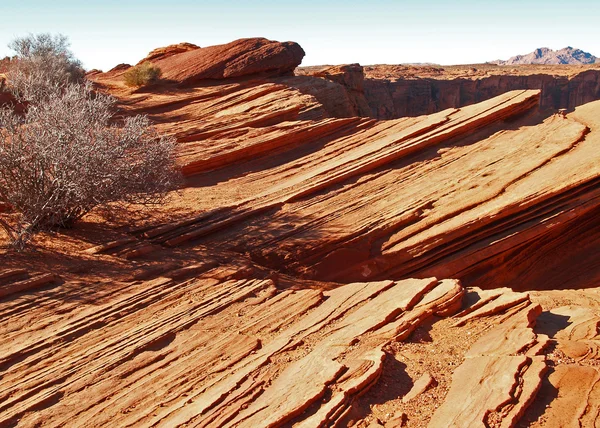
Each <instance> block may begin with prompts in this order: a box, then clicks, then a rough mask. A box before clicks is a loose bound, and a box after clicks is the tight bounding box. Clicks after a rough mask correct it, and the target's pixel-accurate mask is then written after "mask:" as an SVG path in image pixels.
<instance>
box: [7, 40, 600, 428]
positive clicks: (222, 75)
mask: <svg viewBox="0 0 600 428" xmlns="http://www.w3.org/2000/svg"><path fill="white" fill-rule="evenodd" d="M293 46H294V45H292V44H281V43H277V42H269V41H267V40H265V39H251V40H244V41H238V42H234V43H232V44H229V45H223V46H218V47H212V48H191V49H190V50H188V51H185V52H177V53H173V54H172V55H170V53H172V52H174V51H176V50H177V49H179V48H177V47H174V48H165V49H163V50H159V51H156V52H155V54H159V55H162V57H155V61H156V63H157V64H162V65H161V68H163V66H164V68H163V71H164V72H166V73H167V75H168V76H170V77H169V80H170V81H166V82H163V84H162V86H160V85H157V86H156V87H153V88H151V89H146V90H136V91H134V90H132V89H130V88H127V87H126V86H125V85H124V83H123V82H122V80H121V74H122V71H123V70H124V69H126V67H120V68H118V69H115V70H113V71H110V72H107V73H93V74H91V75H90V79H93V80H94V81H95V82H96V84H97V85H98V87H99V89H100V90H106V91H108V92H110V93H112V94H113V95H115V96H116V97H117V98H118V99H119V100H120V101H121V107H122V114H124V115H127V114H136V113H143V114H147V115H149V117H150V118H151V119H153V120H154V121H155V123H156V127H157V128H158V129H159V130H160V131H161V132H163V133H167V134H171V135H174V136H175V137H176V138H177V140H178V146H177V159H178V164H179V166H180V168H181V170H182V171H183V173H184V175H185V177H186V180H185V185H184V186H183V187H182V188H181V189H179V190H178V191H177V192H174V193H173V195H172V198H171V200H170V201H169V203H168V204H167V205H166V206H164V207H157V208H155V210H154V211H151V212H150V213H147V214H146V215H148V216H149V219H148V220H147V221H146V222H145V223H143V224H136V225H135V226H130V227H129V228H128V229H126V230H127V231H126V232H125V231H124V230H123V229H122V228H121V229H117V228H113V227H112V226H108V225H107V223H104V222H99V221H97V220H94V218H93V217H92V218H90V219H88V226H87V227H89V224H92V225H96V227H97V228H99V229H100V231H99V232H98V233H97V235H94V236H93V237H92V236H88V235H86V233H85V229H83V230H84V231H79V230H76V231H73V232H65V233H66V234H67V235H66V236H67V237H68V240H67V238H64V237H61V236H62V235H61V236H59V237H58V238H54V239H58V240H60V239H64V240H65V241H64V245H65V246H67V244H68V245H70V247H69V246H67V248H68V249H69V251H68V252H67V254H65V255H63V256H60V257H59V256H57V255H56V253H57V249H56V247H55V246H50V247H49V248H48V249H47V250H46V251H43V252H42V253H41V256H39V257H37V258H35V257H33V256H28V255H10V256H9V257H7V258H6V260H7V261H6V262H5V263H6V267H3V268H2V270H0V315H2V316H0V332H2V334H0V345H1V346H0V426H5V425H6V426H12V425H21V426H64V425H74V426H89V427H96V426H98V427H100V426H107V425H111V426H112V425H116V426H157V425H158V426H183V425H186V426H187V425H189V426H211V427H213V426H215V427H229V426H231V427H263V426H265V427H267V426H268V427H287V426H295V427H298V426H300V427H320V426H356V427H360V428H365V427H368V426H398V425H399V424H404V425H406V426H409V427H425V426H430V427H448V426H454V427H471V426H487V427H515V426H536V427H537V426H545V427H559V426H569V425H574V426H578V425H579V426H593V423H594V421H595V420H596V419H598V417H599V410H598V409H600V404H599V401H598V397H600V395H598V379H599V378H600V374H599V373H598V370H597V365H598V364H597V363H598V359H599V355H600V338H599V337H598V333H597V326H598V323H599V322H600V292H599V291H598V290H599V288H598V287H599V286H600V264H599V263H598V260H599V259H598V251H599V250H600V232H599V230H600V229H599V228H598V218H599V217H598V214H599V213H600V154H599V153H600V152H599V151H598V147H599V144H600V140H599V136H600V119H599V118H600V114H599V113H600V102H594V103H590V104H586V105H583V106H580V107H577V108H576V109H575V111H573V112H569V113H567V114H566V117H565V116H563V115H555V114H543V113H540V110H539V104H540V102H541V100H542V99H543V96H544V95H543V92H540V91H539V90H524V89H522V90H515V91H509V92H506V93H504V94H502V95H498V96H496V97H493V98H491V99H488V100H486V101H483V102H480V103H477V104H471V105H467V106H453V107H452V108H448V109H446V110H443V111H440V112H437V113H435V114H431V115H425V116H418V117H403V118H397V119H394V120H387V121H381V120H376V119H373V118H370V117H361V111H360V110H361V107H360V105H359V103H357V99H359V98H357V96H358V95H360V91H361V87H360V81H361V80H360V78H359V77H360V76H361V74H362V73H363V70H360V68H359V66H354V65H351V66H340V67H333V68H328V69H326V70H318V71H314V70H313V71H314V72H311V73H309V74H306V73H305V74H304V75H298V76H291V75H281V74H282V73H283V74H285V73H288V72H289V71H290V70H291V69H293V66H292V65H291V64H293V63H297V62H299V61H296V60H294V61H287V60H285V61H283V60H282V58H288V57H289V56H288V55H291V56H292V57H294V55H295V54H293V52H294V49H295V48H294V47H293ZM184 48H186V49H187V47H184ZM234 52H237V53H234ZM165 55H168V56H165ZM156 58H158V59H156ZM219 58H220V59H219ZM226 58H228V59H226ZM269 58H270V59H269ZM263 60H264V61H263ZM210 61H213V62H212V64H213V67H212V68H211V67H210V66H209V64H210ZM259 63H262V64H263V65H261V66H260V67H259V65H258V64H259ZM283 63H286V64H288V65H286V66H285V67H284V66H283V65H281V64H283ZM253 64H254V65H253ZM265 64H266V65H268V64H280V66H273V68H269V67H270V66H268V67H267V66H266V65H265ZM290 67H292V68H290ZM258 69H260V70H261V71H256V70H258ZM225 70H228V71H225ZM243 70H245V71H243ZM246 72H247V73H246ZM263 72H264V73H263ZM271 72H273V73H274V74H271ZM211 73H214V74H211ZM240 73H241V74H240ZM198 76H202V77H201V78H199V77H198ZM207 76H213V77H207ZM214 76H216V77H214ZM206 79H209V80H206ZM210 79H212V80H210ZM182 83H185V85H186V87H182V86H181V84H182ZM135 218H136V219H138V220H139V217H135ZM82 227H83V226H82ZM69 233H71V234H69ZM52 242H54V241H52ZM73 248H76V249H75V250H74V249H73ZM28 257H30V258H29V259H28ZM65 259H66V260H65ZM34 261H35V266H34V265H33V262H34ZM30 266H32V267H30Z"/></svg>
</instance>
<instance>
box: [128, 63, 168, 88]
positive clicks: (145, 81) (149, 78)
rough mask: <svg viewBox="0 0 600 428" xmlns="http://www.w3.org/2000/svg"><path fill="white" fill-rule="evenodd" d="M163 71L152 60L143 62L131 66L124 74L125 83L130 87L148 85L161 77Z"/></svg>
mask: <svg viewBox="0 0 600 428" xmlns="http://www.w3.org/2000/svg"><path fill="white" fill-rule="evenodd" d="M161 74H162V72H161V70H160V68H159V67H156V66H154V65H152V63H150V62H143V63H141V64H138V65H136V66H134V67H131V68H130V69H129V70H127V71H126V72H125V73H124V74H123V78H124V79H125V84H126V85H127V86H130V87H136V88H139V87H142V86H148V85H151V84H152V83H156V81H157V80H158V79H160V76H161Z"/></svg>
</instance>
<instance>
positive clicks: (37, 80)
mask: <svg viewBox="0 0 600 428" xmlns="http://www.w3.org/2000/svg"><path fill="white" fill-rule="evenodd" d="M8 46H9V48H11V49H12V50H14V51H15V53H16V55H15V57H14V58H13V59H12V60H11V61H10V67H9V70H8V75H9V79H8V81H9V83H10V88H11V91H12V92H13V94H14V96H15V97H16V98H17V99H18V100H19V101H30V102H40V101H41V100H43V99H44V98H47V97H50V96H52V95H54V94H55V93H56V92H60V91H62V90H63V89H64V88H65V86H66V85H68V84H71V83H81V82H82V81H83V78H84V75H85V73H84V71H83V69H82V67H81V62H80V61H79V60H78V59H76V58H75V57H74V55H73V53H72V52H71V51H70V49H69V46H70V44H69V39H68V38H67V37H66V36H64V35H62V34H57V35H55V36H53V35H51V34H49V33H42V34H37V35H34V34H29V35H28V36H26V37H19V38H16V39H14V40H13V41H12V42H11V43H10V44H9V45H8Z"/></svg>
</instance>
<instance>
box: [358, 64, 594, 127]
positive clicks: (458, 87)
mask: <svg viewBox="0 0 600 428" xmlns="http://www.w3.org/2000/svg"><path fill="white" fill-rule="evenodd" d="M476 67H479V66H478V65H477V66H476ZM484 67H486V66H484ZM487 67H488V68H489V66H487ZM483 71H484V72H483V73H482V74H480V75H478V74H476V75H474V76H473V77H470V76H464V77H456V78H444V77H443V76H440V77H420V76H419V75H420V74H421V72H420V71H418V70H417V71H416V74H415V75H413V76H411V77H409V78H404V77H392V78H385V79H379V78H376V79H372V78H367V79H366V80H365V83H364V87H365V96H366V99H367V102H368V103H369V106H370V108H371V112H372V115H373V117H376V118H378V119H393V118H397V117H403V116H419V115H423V114H432V113H435V112H438V111H441V110H444V109H446V108H450V107H462V106H466V105H469V104H473V103H477V102H481V101H484V100H487V99H489V98H492V97H495V96H498V95H500V94H502V93H505V92H508V91H512V90H516V89H539V90H541V91H542V95H541V99H540V105H539V108H540V109H541V110H552V111H556V110H558V109H561V108H566V109H569V110H573V109H574V108H575V107H577V106H580V105H582V104H586V103H589V102H591V101H595V100H598V99H600V70H597V69H589V70H585V69H584V70H575V72H574V73H573V74H572V75H560V74H554V72H553V70H547V71H543V70H539V71H538V72H537V73H536V72H535V70H533V74H524V75H520V73H519V72H518V70H515V73H514V74H513V75H511V74H496V70H491V71H488V72H486V70H485V69H484V70H483ZM441 73H444V72H443V71H442V72H441ZM403 74H404V73H403ZM367 76H368V74H367Z"/></svg>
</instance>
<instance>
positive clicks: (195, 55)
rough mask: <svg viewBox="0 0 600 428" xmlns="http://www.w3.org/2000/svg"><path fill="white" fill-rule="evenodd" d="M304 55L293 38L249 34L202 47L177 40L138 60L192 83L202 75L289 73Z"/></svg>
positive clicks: (169, 77) (167, 75)
mask: <svg viewBox="0 0 600 428" xmlns="http://www.w3.org/2000/svg"><path fill="white" fill-rule="evenodd" d="M304 55H305V54H304V50H303V49H302V48H301V47H300V45H299V44H298V43H295V42H277V41H273V40H268V39H265V38H250V39H239V40H235V41H233V42H231V43H227V44H224V45H216V46H209V47H205V48H200V47H198V46H196V45H192V44H189V43H180V44H178V45H172V46H167V47H165V48H158V49H155V50H153V51H152V52H150V54H149V55H148V56H147V57H146V58H144V59H143V60H142V62H143V61H150V62H152V63H153V64H155V65H157V66H158V67H160V69H161V70H162V77H163V78H164V79H166V80H170V81H173V82H177V83H180V84H193V83H195V82H198V81H201V80H206V79H227V78H235V77H242V76H250V75H271V76H281V75H288V74H292V73H293V71H294V69H295V68H296V67H297V66H298V65H300V63H301V62H302V58H304Z"/></svg>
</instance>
